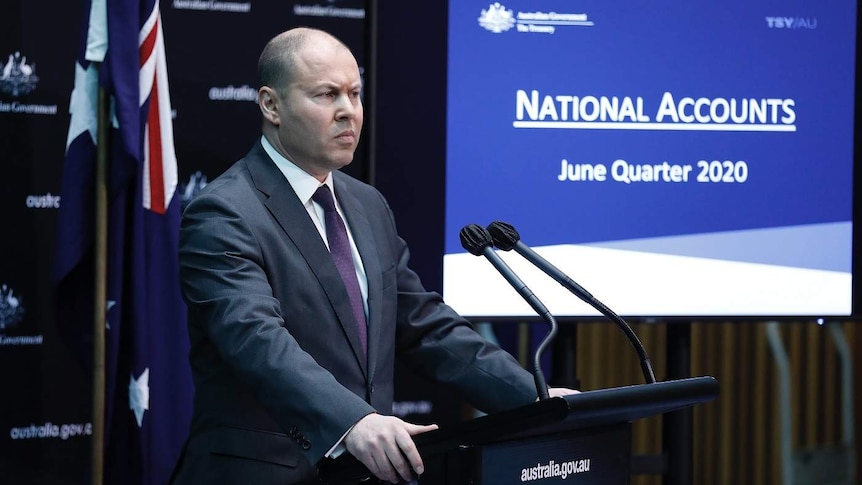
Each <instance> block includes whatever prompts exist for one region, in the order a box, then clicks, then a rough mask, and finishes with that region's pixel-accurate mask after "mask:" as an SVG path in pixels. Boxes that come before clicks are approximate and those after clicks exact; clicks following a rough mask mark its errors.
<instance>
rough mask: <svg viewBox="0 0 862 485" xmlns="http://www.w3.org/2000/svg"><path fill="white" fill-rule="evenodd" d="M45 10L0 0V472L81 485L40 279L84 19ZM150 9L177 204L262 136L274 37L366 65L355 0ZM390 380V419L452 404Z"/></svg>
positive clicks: (61, 364)
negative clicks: (322, 41) (263, 67)
mask: <svg viewBox="0 0 862 485" xmlns="http://www.w3.org/2000/svg"><path fill="white" fill-rule="evenodd" d="M46 8H47V7H46V6H44V5H43V4H41V3H39V2H27V1H25V0H9V1H7V2H4V5H3V14H4V16H3V17H4V28H3V29H0V64H2V65H0V168H2V174H3V175H2V177H0V207H2V211H0V214H2V222H0V223H2V226H3V228H4V229H3V230H2V231H0V380H2V389H3V390H2V396H3V397H2V398H0V477H2V478H0V481H2V483H10V484H75V485H78V484H82V483H84V482H85V479H84V477H85V476H87V470H88V468H89V463H90V458H89V455H90V435H91V433H92V425H91V421H92V419H91V410H90V406H91V391H92V389H91V385H90V380H91V378H90V370H89V369H86V368H84V366H83V365H82V364H81V363H80V362H79V360H78V359H77V358H76V357H75V356H74V355H73V352H72V350H71V349H70V348H69V347H68V346H67V344H66V342H65V341H64V340H62V339H61V338H60V336H59V334H58V331H57V327H56V324H55V318H54V315H53V313H52V285H51V274H52V270H53V255H54V252H55V251H54V250H55V247H54V245H55V242H54V241H55V225H56V219H57V210H58V208H59V207H60V205H61V204H62V200H61V197H60V185H61V175H62V168H63V157H64V151H65V146H66V137H67V133H68V128H69V120H70V115H69V101H70V95H71V91H72V86H73V82H74V75H75V71H74V66H75V60H76V55H77V48H78V45H79V42H80V36H81V32H82V30H83V25H82V23H83V21H84V19H85V16H84V12H83V11H82V10H83V9H82V5H81V2H54V3H52V5H51V6H50V8H51V12H50V15H46V12H45V9H46ZM161 14H162V20H163V31H164V39H165V49H166V57H167V67H168V76H169V85H170V91H171V93H170V94H171V103H172V108H173V120H174V139H175V146H176V153H177V160H178V164H179V180H180V188H179V190H180V193H181V196H182V198H183V199H184V201H187V200H188V199H189V198H190V197H192V196H193V195H194V194H195V193H196V192H197V191H198V190H199V189H200V188H202V187H203V186H204V185H206V183H207V181H208V180H212V179H213V178H215V177H216V176H217V175H218V174H220V173H221V172H222V171H223V170H225V169H226V168H227V167H228V166H229V165H230V164H231V163H232V162H233V161H235V160H236V159H238V158H239V157H241V156H243V155H244V154H245V153H246V152H247V150H248V149H249V148H250V147H251V145H252V144H253V143H254V142H255V141H256V139H257V137H258V136H260V115H259V111H258V109H257V106H256V103H255V97H256V93H255V89H256V63H257V57H258V55H259V53H260V50H261V49H262V47H263V45H264V44H265V43H266V41H267V40H269V39H270V38H271V37H272V36H274V35H275V34H277V33H278V32H281V31H283V30H285V29H287V28H290V27H294V26H310V27H318V28H322V29H325V30H328V31H330V32H332V33H334V34H335V35H337V36H338V37H340V38H341V39H342V40H343V41H344V42H345V43H346V44H348V46H350V47H351V49H352V50H353V52H354V53H355V55H356V57H357V60H358V62H359V65H360V68H361V69H363V72H364V70H365V62H366V58H367V48H366V44H367V39H368V37H369V34H368V32H367V30H366V29H367V25H368V19H367V18H366V17H367V14H366V2H365V1H364V0H319V1H314V0H309V1H299V2H263V1H242V0H215V1H212V0H173V1H171V0H163V1H162V3H161ZM369 88H370V87H369V86H367V85H366V89H369ZM366 146H367V140H365V141H363V143H362V144H361V145H360V149H359V151H358V153H357V157H356V159H355V161H354V163H353V164H351V165H350V166H349V167H348V168H347V169H346V170H345V171H347V172H348V173H351V174H352V175H354V176H358V177H359V178H365V177H366V174H367V173H369V171H368V163H367V160H369V159H370V157H369V156H368V155H367V154H366ZM432 286H433V285H432ZM399 380H400V381H401V382H402V385H401V387H400V389H401V392H400V393H399V395H401V396H404V397H403V398H399V397H398V396H399V395H396V401H397V402H396V406H395V409H394V412H395V413H396V414H401V415H403V416H406V417H408V418H409V419H411V420H414V421H438V422H440V421H441V420H446V419H453V418H455V417H457V416H456V415H457V412H456V411H455V410H456V409H457V408H456V406H455V405H454V404H451V403H446V404H441V403H440V402H435V399H434V398H432V397H431V396H430V395H429V394H428V393H427V391H426V392H423V391H422V390H421V389H422V385H421V384H419V383H417V382H416V381H414V377H413V376H411V375H409V374H406V373H405V374H403V375H401V373H400V371H399ZM130 412H131V411H130Z"/></svg>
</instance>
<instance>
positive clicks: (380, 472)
mask: <svg viewBox="0 0 862 485" xmlns="http://www.w3.org/2000/svg"><path fill="white" fill-rule="evenodd" d="M435 429H437V425H436V424H432V425H428V426H421V425H417V424H411V423H407V422H405V421H402V420H400V419H398V418H396V417H394V416H383V415H380V414H369V415H368V416H365V417H364V418H362V419H360V420H359V421H358V422H357V423H356V424H355V425H354V426H353V428H352V429H351V430H350V432H349V433H347V436H345V437H344V446H345V447H346V448H347V451H349V452H350V454H352V455H353V456H355V457H356V459H358V460H359V461H360V462H362V464H363V465H365V466H366V467H367V468H368V470H370V471H371V473H373V474H374V475H375V476H376V477H377V478H379V479H381V480H386V481H387V482H392V483H398V482H399V481H405V482H409V481H410V480H412V479H413V478H414V473H415V475H421V474H422V473H424V472H425V467H424V465H423V464H422V458H421V457H420V456H419V451H418V450H417V449H416V445H415V444H413V438H411V436H413V435H417V434H419V433H424V432H426V431H432V430H435Z"/></svg>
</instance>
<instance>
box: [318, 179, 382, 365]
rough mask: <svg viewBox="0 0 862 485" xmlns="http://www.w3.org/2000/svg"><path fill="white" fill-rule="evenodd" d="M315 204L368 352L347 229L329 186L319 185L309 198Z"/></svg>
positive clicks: (363, 348) (360, 293) (360, 297)
mask: <svg viewBox="0 0 862 485" xmlns="http://www.w3.org/2000/svg"><path fill="white" fill-rule="evenodd" d="M311 198H312V199H314V201H315V202H317V203H318V204H320V206H321V207H323V213H324V222H325V224H326V239H327V240H328V241H329V252H330V253H331V254H332V259H333V260H334V261H335V267H336V268H338V272H339V273H340V274H341V279H342V280H343V281H344V286H345V287H346V288H347V294H348V296H350V309H351V310H353V317H354V318H355V319H356V325H357V328H358V330H359V340H360V341H362V350H363V351H364V352H367V351H368V328H367V324H366V322H365V308H364V306H363V305H362V292H361V291H360V290H359V280H358V279H357V278H356V269H355V268H354V266H353V256H352V254H351V251H350V240H349V239H347V229H346V228H345V227H344V221H342V220H341V216H340V215H338V212H336V210H335V201H334V200H333V199H332V192H330V191H329V186H327V185H321V186H320V187H318V188H317V191H316V192H315V193H314V195H313V196H311Z"/></svg>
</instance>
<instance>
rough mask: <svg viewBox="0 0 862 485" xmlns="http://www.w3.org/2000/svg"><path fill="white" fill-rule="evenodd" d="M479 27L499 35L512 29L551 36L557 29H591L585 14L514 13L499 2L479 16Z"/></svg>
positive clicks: (590, 21) (591, 23) (590, 23)
mask: <svg viewBox="0 0 862 485" xmlns="http://www.w3.org/2000/svg"><path fill="white" fill-rule="evenodd" d="M478 21H479V25H480V26H482V27H483V28H484V29H486V30H488V31H491V32H494V33H495V34H499V33H502V32H507V31H509V30H511V29H512V28H514V29H515V30H516V31H517V32H526V33H539V34H553V33H555V32H556V31H557V29H559V28H566V27H592V26H593V25H594V24H593V21H592V20H590V19H589V17H588V16H587V14H585V13H561V12H541V11H537V12H522V11H519V12H518V13H515V12H514V11H513V10H512V9H508V8H506V7H505V6H504V5H502V4H501V3H500V2H494V3H492V4H490V5H489V6H488V8H486V9H482V11H481V13H480V14H479V19H478Z"/></svg>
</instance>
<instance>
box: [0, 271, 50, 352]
mask: <svg viewBox="0 0 862 485" xmlns="http://www.w3.org/2000/svg"><path fill="white" fill-rule="evenodd" d="M22 320H24V305H23V302H22V298H21V297H20V296H19V295H17V294H15V292H14V291H13V290H12V288H10V287H9V286H8V285H5V284H4V285H0V347H2V346H6V345H41V344H42V336H41V335H16V336H11V335H5V334H4V333H3V332H5V331H7V330H10V329H12V328H13V327H15V326H16V325H18V324H19V323H21V321H22Z"/></svg>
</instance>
